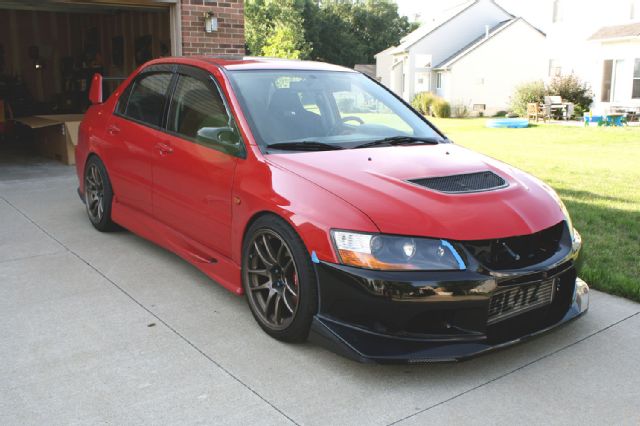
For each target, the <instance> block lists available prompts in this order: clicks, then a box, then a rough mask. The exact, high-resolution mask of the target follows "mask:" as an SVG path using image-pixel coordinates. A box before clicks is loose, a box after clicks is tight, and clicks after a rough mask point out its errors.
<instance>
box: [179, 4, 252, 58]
mask: <svg viewBox="0 0 640 426" xmlns="http://www.w3.org/2000/svg"><path fill="white" fill-rule="evenodd" d="M180 12H181V14H182V23H181V24H182V54H183V55H184V56H190V55H244V54H245V51H244V8H243V0H225V1H212V0H182V1H181V6H180ZM205 12H213V14H214V16H216V17H217V18H218V31H214V32H212V33H207V32H205V31H204V16H203V15H204V13H205Z"/></svg>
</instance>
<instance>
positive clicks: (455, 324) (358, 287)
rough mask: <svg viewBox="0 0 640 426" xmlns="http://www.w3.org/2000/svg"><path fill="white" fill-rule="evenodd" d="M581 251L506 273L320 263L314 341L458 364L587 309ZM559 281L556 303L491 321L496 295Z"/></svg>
mask: <svg viewBox="0 0 640 426" xmlns="http://www.w3.org/2000/svg"><path fill="white" fill-rule="evenodd" d="M577 258H578V252H577V251H571V252H570V253H567V254H565V255H560V256H555V257H554V258H552V259H549V260H548V261H547V262H544V263H542V264H538V265H535V267H532V268H526V269H522V270H515V271H513V270H512V271H501V272H500V273H496V272H491V271H487V270H483V268H481V267H477V268H474V269H473V270H471V269H467V270H463V271H442V272H392V271H372V270H365V269H360V268H353V267H348V266H344V265H337V264H332V263H325V262H320V263H317V264H316V272H317V278H318V286H319V299H320V300H319V308H318V314H317V315H316V316H315V317H314V320H313V323H312V328H311V331H312V332H311V336H310V338H311V340H312V341H315V342H316V343H319V344H321V345H323V346H326V347H328V348H329V349H331V350H333V351H335V352H337V353H340V354H342V355H344V356H346V357H349V358H352V359H355V360H357V361H360V362H378V363H427V362H447V361H460V360H464V359H468V358H471V357H474V356H476V355H479V354H482V353H485V352H488V351H492V350H496V349H500V348H504V347H506V346H509V345H512V344H515V343H518V342H521V341H523V340H525V339H528V338H531V337H533V336H536V335H539V334H541V333H544V332H546V331H548V330H550V329H552V328H554V327H556V326H559V325H561V324H564V323H566V322H568V321H570V320H572V319H574V318H577V317H578V316H580V315H581V314H583V313H585V312H586V310H587V309H588V306H589V294H588V291H589V288H588V286H587V285H586V283H584V281H582V280H580V279H579V278H578V277H577V272H576V260H577ZM547 280H555V281H554V282H555V290H554V291H555V294H554V296H553V300H552V302H551V303H550V304H548V305H546V306H543V307H539V308H537V309H534V310H531V311H528V312H524V313H522V314H520V315H517V316H514V317H511V318H507V319H504V320H502V321H500V322H496V323H493V324H489V317H488V316H489V303H490V300H491V296H492V294H494V292H495V291H497V290H499V289H501V288H504V287H505V286H517V285H526V284H527V283H532V282H537V281H540V282H542V281H547Z"/></svg>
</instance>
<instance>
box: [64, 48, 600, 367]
mask: <svg viewBox="0 0 640 426" xmlns="http://www.w3.org/2000/svg"><path fill="white" fill-rule="evenodd" d="M90 97H91V101H92V103H93V106H92V107H91V108H90V109H89V111H88V112H87V114H86V115H85V118H84V120H83V122H82V125H81V126H80V131H79V143H78V147H77V151H76V160H77V161H76V164H77V172H78V178H79V183H80V185H79V188H78V192H79V194H80V197H81V198H82V200H83V201H84V202H85V204H86V209H87V213H88V216H89V219H90V221H91V223H92V224H93V226H95V228H96V229H98V230H99V231H107V230H109V229H112V228H113V226H114V224H118V225H120V226H122V227H124V228H126V229H129V230H131V231H132V232H134V233H136V234H138V235H140V236H142V237H144V238H147V239H149V240H151V241H153V242H155V243H157V244H159V245H161V246H163V247H165V248H166V249H168V250H171V251H172V252H175V253H177V254H178V255H179V256H181V257H183V258H184V259H185V260H187V261H188V262H190V263H192V264H193V265H195V266H196V267H198V268H199V269H200V270H202V271H203V272H204V273H205V274H207V275H208V276H209V277H211V278H212V279H214V280H215V281H216V282H218V283H220V284H222V285H223V286H224V287H226V288H227V289H228V290H230V291H232V292H234V293H235V294H238V295H243V294H244V295H246V297H247V301H248V304H249V307H250V309H251V312H252V313H253V315H254V317H255V319H256V320H257V322H258V324H259V325H260V326H261V327H262V328H263V329H264V330H265V331H266V332H267V333H268V334H270V335H271V336H273V337H275V338H277V339H281V340H284V341H290V342H297V341H303V340H306V339H307V338H308V337H313V338H314V339H313V340H315V341H317V342H320V343H322V344H325V345H327V346H329V347H330V348H332V349H333V350H335V351H337V352H339V353H342V354H344V355H346V356H349V357H351V358H354V359H357V360H360V361H374V362H432V361H450V360H461V359H465V358H468V357H470V356H473V355H476V354H479V353H483V352H486V351H489V350H492V349H496V348H501V347H504V346H506V345H508V344H510V343H515V342H518V341H521V340H523V338H525V337H530V336H534V335H537V334H539V333H541V332H543V331H546V330H548V329H550V328H553V327H555V326H557V325H559V324H562V323H565V322H567V321H568V320H571V319H573V318H575V317H577V316H579V315H580V314H582V313H584V312H585V311H586V310H587V308H588V287H587V285H586V284H585V283H584V282H583V281H581V280H580V279H579V278H577V272H576V270H577V266H578V259H579V252H580V247H581V240H580V236H579V234H578V233H577V231H575V229H574V228H573V226H572V224H571V220H570V219H569V215H568V213H567V211H566V209H565V207H564V205H563V204H562V201H560V198H558V196H557V195H556V193H555V192H554V191H553V190H552V189H551V188H550V187H549V186H547V185H545V184H544V183H542V182H541V181H539V180H538V179H536V178H534V177H532V176H530V175H528V174H526V173H524V172H522V171H520V170H517V169H515V168H513V167H510V166H508V165H506V164H503V163H500V162H499V161H496V160H493V159H491V158H488V157H485V156H483V155H480V154H477V153H474V152H472V151H469V150H467V149H465V148H462V147H459V146H457V145H454V144H453V143H451V141H450V140H449V139H447V137H446V136H445V135H444V134H443V133H442V132H441V131H439V130H438V129H437V128H435V127H434V126H433V125H432V124H431V123H430V122H429V121H428V120H426V119H425V118H424V117H423V116H421V115H420V114H418V113H416V112H415V111H414V110H413V109H412V108H411V107H410V106H409V105H407V104H406V103H405V102H404V101H402V99H400V98H398V97H397V96H396V95H394V94H393V93H392V92H390V91H389V90H387V89H386V88H385V87H384V86H382V85H380V84H378V83H377V82H376V81H374V80H372V79H370V78H368V77H366V76H365V75H363V74H361V73H358V72H355V71H353V70H351V69H346V68H342V67H338V66H333V65H328V64H322V63H314V62H300V61H284V60H270V59H264V58H244V59H233V60H232V59H216V58H208V57H200V58H164V59H159V60H154V61H151V62H149V63H147V64H145V65H143V66H141V67H140V68H139V69H138V70H137V71H135V72H134V73H133V74H132V75H131V76H130V77H129V78H128V79H127V80H126V81H124V82H123V83H122V85H121V86H120V87H119V88H118V89H117V90H116V91H115V92H114V93H113V94H112V95H111V96H110V97H109V99H107V100H106V101H104V102H103V101H102V96H101V77H100V76H99V75H96V76H95V77H94V84H93V85H92V88H91V95H90Z"/></svg>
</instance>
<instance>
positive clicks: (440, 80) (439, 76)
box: [436, 72, 442, 89]
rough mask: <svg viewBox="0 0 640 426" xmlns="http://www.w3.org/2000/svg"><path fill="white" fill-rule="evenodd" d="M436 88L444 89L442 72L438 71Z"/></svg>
mask: <svg viewBox="0 0 640 426" xmlns="http://www.w3.org/2000/svg"><path fill="white" fill-rule="evenodd" d="M436 89H442V73H441V72H437V73H436Z"/></svg>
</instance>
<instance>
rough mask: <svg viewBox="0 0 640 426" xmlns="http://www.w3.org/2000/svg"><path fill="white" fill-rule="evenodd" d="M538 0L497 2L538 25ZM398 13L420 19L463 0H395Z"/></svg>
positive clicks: (539, 19)
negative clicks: (417, 16)
mask: <svg viewBox="0 0 640 426" xmlns="http://www.w3.org/2000/svg"><path fill="white" fill-rule="evenodd" d="M539 2H540V0H536V1H522V0H497V3H498V4H499V5H500V6H502V7H504V8H505V9H506V10H507V11H508V12H509V13H511V14H513V15H515V16H521V17H523V18H525V19H526V20H527V21H529V22H531V23H532V24H533V25H537V26H540V25H541V24H542V22H541V21H542V19H541V12H542V11H541V8H540V3H539ZM396 3H397V4H398V11H399V12H400V15H405V16H408V17H409V19H410V20H414V17H415V16H416V14H419V15H420V16H421V18H422V19H425V18H426V19H429V18H430V17H431V16H432V15H436V14H438V13H439V12H442V11H443V10H446V9H449V8H452V7H454V6H457V5H459V4H461V3H466V1H464V0H396Z"/></svg>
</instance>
